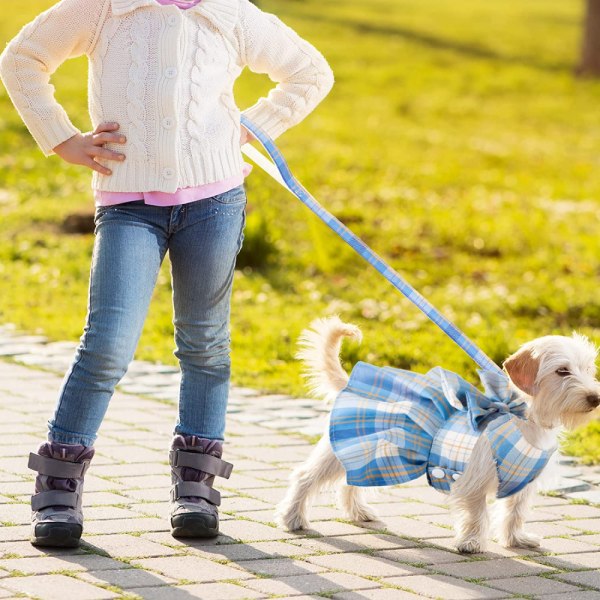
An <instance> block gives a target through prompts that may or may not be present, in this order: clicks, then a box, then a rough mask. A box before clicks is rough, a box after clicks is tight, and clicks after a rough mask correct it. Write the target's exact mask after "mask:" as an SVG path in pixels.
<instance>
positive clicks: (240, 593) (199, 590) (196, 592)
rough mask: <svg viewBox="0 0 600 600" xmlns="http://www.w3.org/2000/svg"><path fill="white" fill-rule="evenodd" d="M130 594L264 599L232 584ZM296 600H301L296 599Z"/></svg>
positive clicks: (160, 599)
mask: <svg viewBox="0 0 600 600" xmlns="http://www.w3.org/2000/svg"><path fill="white" fill-rule="evenodd" d="M127 591H128V592H129V593H134V594H137V595H138V596H141V597H142V598H143V600H166V599H167V598H168V599H169V600H170V599H172V600H178V599H180V600H186V599H188V598H203V599H206V600H219V599H223V600H224V599H226V600H238V599H239V600H241V599H244V600H245V599H246V598H248V599H249V600H250V599H252V598H264V597H265V596H264V595H263V594H261V593H259V592H256V591H254V590H251V589H248V588H246V587H242V586H239V585H234V584H232V583H202V584H195V585H180V586H177V587H170V588H168V591H167V590H166V589H165V588H164V587H162V588H160V587H155V588H146V587H144V588H132V589H129V590H127ZM294 600H299V598H295V599H294Z"/></svg>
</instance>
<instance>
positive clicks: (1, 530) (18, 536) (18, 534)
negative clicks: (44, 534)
mask: <svg viewBox="0 0 600 600" xmlns="http://www.w3.org/2000/svg"><path fill="white" fill-rule="evenodd" d="M30 534H31V525H16V526H14V527H6V526H4V527H0V540H1V541H3V542H16V541H19V540H28V539H29V536H30Z"/></svg>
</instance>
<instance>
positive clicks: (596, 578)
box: [554, 569, 600, 590]
mask: <svg viewBox="0 0 600 600" xmlns="http://www.w3.org/2000/svg"><path fill="white" fill-rule="evenodd" d="M554 578H555V579H560V580H562V581H568V582H569V583H575V584H578V585H585V586H588V587H593V588H596V589H598V590H600V571H598V570H597V569H596V570H594V571H577V572H573V573H558V574H557V575H554Z"/></svg>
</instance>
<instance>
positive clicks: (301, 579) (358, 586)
mask: <svg viewBox="0 0 600 600" xmlns="http://www.w3.org/2000/svg"><path fill="white" fill-rule="evenodd" d="M244 585H245V586H246V587H249V588H252V589H254V590H256V591H258V592H262V593H264V594H277V595H286V594H287V595H290V596H294V595H297V594H323V593H330V592H341V591H347V590H348V589H351V590H366V589H370V588H377V587H379V584H378V583H377V582H374V581H369V580H368V579H364V578H363V577H357V576H356V575H348V574H346V573H318V574H317V573H313V574H311V575H294V576H292V577H281V578H280V579H252V580H250V581H247V582H245V583H244Z"/></svg>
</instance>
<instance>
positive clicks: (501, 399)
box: [442, 369, 527, 430]
mask: <svg viewBox="0 0 600 600" xmlns="http://www.w3.org/2000/svg"><path fill="white" fill-rule="evenodd" d="M477 372H478V374H479V378H480V379H481V383H482V384H483V387H484V389H485V393H483V392H481V391H480V390H478V389H477V388H476V387H474V386H472V385H471V384H469V383H467V382H466V381H464V379H462V378H460V377H459V376H458V375H455V374H454V373H450V372H449V371H445V372H444V373H443V375H442V389H443V392H444V395H445V397H446V399H447V400H448V401H449V402H450V404H451V405H452V406H454V407H455V408H457V409H459V410H463V411H464V410H466V411H467V412H468V414H469V420H470V422H471V427H473V429H474V430H478V429H480V428H481V426H482V425H483V424H484V423H485V422H486V421H487V420H488V419H489V418H490V417H492V416H493V415H495V414H506V413H510V414H513V415H516V416H517V417H520V418H524V417H525V415H526V412H527V404H526V403H525V401H524V400H523V399H522V398H521V397H520V395H519V393H518V392H517V390H515V389H514V388H513V387H512V386H511V384H510V381H509V379H508V377H507V376H506V375H504V374H502V373H497V372H495V371H485V370H483V369H479V370H478V371H477Z"/></svg>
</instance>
